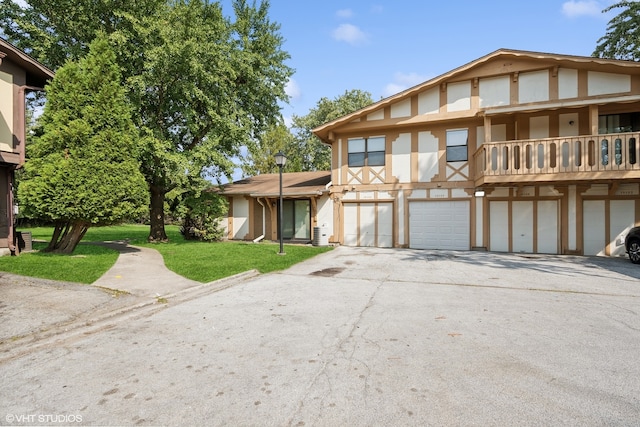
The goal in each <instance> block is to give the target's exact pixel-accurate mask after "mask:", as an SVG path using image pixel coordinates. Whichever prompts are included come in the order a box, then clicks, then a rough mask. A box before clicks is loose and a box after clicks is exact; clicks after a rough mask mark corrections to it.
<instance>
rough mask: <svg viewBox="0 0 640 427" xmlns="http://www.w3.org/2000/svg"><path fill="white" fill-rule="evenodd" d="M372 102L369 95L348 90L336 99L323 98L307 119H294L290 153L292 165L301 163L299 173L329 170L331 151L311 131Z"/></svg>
mask: <svg viewBox="0 0 640 427" xmlns="http://www.w3.org/2000/svg"><path fill="white" fill-rule="evenodd" d="M372 103H373V99H371V94H370V93H369V92H366V91H361V90H357V89H355V90H351V91H345V93H344V94H342V95H340V96H338V97H337V98H335V99H333V100H330V99H327V98H322V99H320V100H319V101H318V103H317V104H316V107H315V108H312V109H311V110H310V111H309V113H308V114H307V115H306V116H293V126H292V128H293V131H294V135H295V137H294V140H295V142H294V148H293V150H291V151H292V152H293V153H294V158H292V159H291V161H292V164H296V165H297V164H299V165H300V166H299V168H300V169H299V170H300V171H315V170H330V169H331V149H330V148H329V147H328V146H326V145H324V144H323V143H322V142H321V141H320V140H319V139H318V137H317V136H315V135H314V134H313V132H312V130H313V129H315V128H316V127H318V126H321V125H323V124H324V123H327V122H330V121H332V120H335V119H337V118H340V117H342V116H344V115H347V114H350V113H353V112H354V111H357V110H359V109H361V108H364V107H366V106H367V105H369V104H372ZM287 169H288V170H291V169H289V168H287Z"/></svg>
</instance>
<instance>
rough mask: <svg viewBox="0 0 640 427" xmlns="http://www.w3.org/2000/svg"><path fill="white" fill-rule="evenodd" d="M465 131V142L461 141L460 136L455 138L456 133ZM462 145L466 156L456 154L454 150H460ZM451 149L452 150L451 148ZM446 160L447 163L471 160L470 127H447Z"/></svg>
mask: <svg viewBox="0 0 640 427" xmlns="http://www.w3.org/2000/svg"><path fill="white" fill-rule="evenodd" d="M462 132H464V133H465V138H464V144H461V143H459V141H458V138H457V137H456V138H455V139H454V138H453V137H454V135H455V134H462ZM460 147H464V158H462V157H463V156H460V155H459V154H458V155H456V156H454V154H453V153H454V152H456V153H457V152H459V151H460ZM450 149H451V150H450ZM445 154H446V160H447V163H453V162H468V161H469V129H467V128H460V129H447V131H446V153H445Z"/></svg>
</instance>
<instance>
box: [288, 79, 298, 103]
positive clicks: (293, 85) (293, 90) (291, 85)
mask: <svg viewBox="0 0 640 427" xmlns="http://www.w3.org/2000/svg"><path fill="white" fill-rule="evenodd" d="M284 92H285V93H286V94H287V95H288V96H289V98H291V99H292V100H295V99H298V98H300V97H301V96H302V91H301V90H300V86H298V82H296V81H295V80H293V79H289V81H288V82H287V84H286V86H285V87H284Z"/></svg>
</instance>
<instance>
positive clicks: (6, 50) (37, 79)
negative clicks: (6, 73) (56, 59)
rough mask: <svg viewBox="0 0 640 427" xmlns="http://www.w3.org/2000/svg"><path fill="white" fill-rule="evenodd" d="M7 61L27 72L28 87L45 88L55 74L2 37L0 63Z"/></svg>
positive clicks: (0, 40)
mask: <svg viewBox="0 0 640 427" xmlns="http://www.w3.org/2000/svg"><path fill="white" fill-rule="evenodd" d="M3 59H7V60H9V61H11V62H13V63H15V64H16V65H17V66H18V67H20V68H22V69H24V70H25V71H26V72H27V86H32V87H37V88H44V86H45V85H46V83H47V80H51V79H53V76H54V72H53V71H51V70H50V69H49V68H47V67H45V66H44V65H42V64H41V63H39V62H38V61H36V60H35V59H33V58H32V57H30V56H29V55H27V54H26V53H24V52H23V51H21V50H20V49H18V48H17V47H15V46H14V45H12V44H11V43H9V42H8V41H6V40H5V39H3V38H1V37H0V63H2V60H3Z"/></svg>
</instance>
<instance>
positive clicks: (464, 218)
mask: <svg viewBox="0 0 640 427" xmlns="http://www.w3.org/2000/svg"><path fill="white" fill-rule="evenodd" d="M469 212H470V205H469V202H468V201H465V200H456V201H451V200H448V201H444V200H443V201H433V202H411V203H410V204H409V246H410V247H411V248H415V249H450V250H469V248H470V243H469V242H470V220H469V215H470V214H469Z"/></svg>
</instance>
